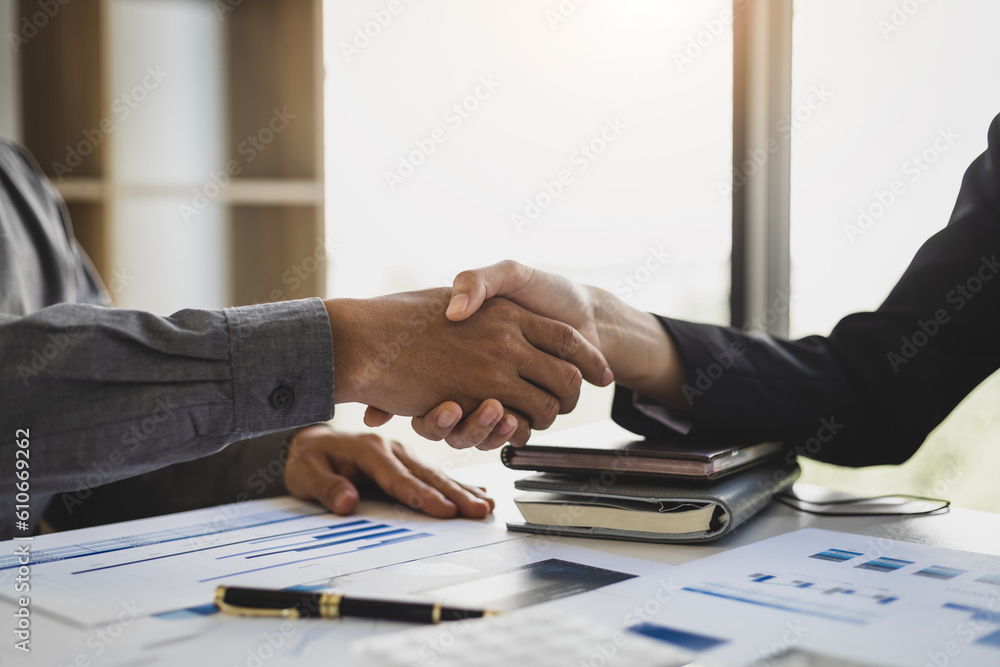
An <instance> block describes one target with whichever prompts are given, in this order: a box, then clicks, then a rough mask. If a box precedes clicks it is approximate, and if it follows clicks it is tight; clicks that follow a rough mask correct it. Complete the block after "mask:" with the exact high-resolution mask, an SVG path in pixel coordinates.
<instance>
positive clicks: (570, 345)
mask: <svg viewBox="0 0 1000 667" xmlns="http://www.w3.org/2000/svg"><path fill="white" fill-rule="evenodd" d="M560 327H561V331H560V332H559V340H558V342H557V343H556V349H557V351H558V353H559V357H560V358H561V359H568V358H569V357H572V356H573V355H575V354H576V353H577V352H579V351H580V346H581V344H582V341H581V336H580V334H579V332H578V331H577V330H576V329H574V328H573V327H571V326H569V325H568V324H562V323H560Z"/></svg>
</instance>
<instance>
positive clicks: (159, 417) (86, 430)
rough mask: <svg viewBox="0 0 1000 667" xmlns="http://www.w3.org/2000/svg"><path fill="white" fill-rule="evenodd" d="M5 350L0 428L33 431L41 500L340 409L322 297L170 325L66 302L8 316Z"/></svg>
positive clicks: (180, 316) (184, 318)
mask: <svg viewBox="0 0 1000 667" xmlns="http://www.w3.org/2000/svg"><path fill="white" fill-rule="evenodd" d="M0 348H2V349H3V355H4V361H5V363H4V364H3V365H2V367H0V404H2V405H3V406H4V409H3V412H2V413H0V425H2V427H3V430H4V432H8V431H9V432H10V433H13V432H14V430H15V429H20V428H25V429H30V433H31V465H32V467H31V482H32V489H33V492H35V493H37V494H39V495H44V494H48V493H59V492H64V491H75V490H79V489H81V488H92V487H96V486H99V485H103V484H106V483H109V482H112V481H115V480H117V479H121V478H124V477H128V476H132V475H137V474H141V473H144V472H148V471H150V470H154V469H156V468H159V467H162V466H165V465H168V464H171V463H176V462H179V461H185V460H189V459H193V458H197V457H200V456H205V455H208V454H211V453H213V452H215V451H218V450H219V449H221V448H222V447H224V446H225V445H226V444H228V443H230V442H234V441H236V440H241V439H245V438H249V437H254V436H257V435H260V434H263V433H268V432H272V431H278V430H282V429H287V428H290V427H294V426H300V425H303V424H308V423H312V422H315V421H321V420H326V419H329V418H330V416H331V415H332V412H333V400H332V394H333V368H332V365H333V359H332V352H331V346H330V329H329V322H328V320H327V317H326V312H325V310H324V309H323V307H322V303H321V302H319V301H318V300H306V301H299V302H286V303H279V304H268V305H264V306H251V307H246V308H234V309H228V310H225V311H195V310H188V311H181V312H179V313H176V314H175V315H174V316H172V317H169V318H162V317H156V316H153V315H150V314H148V313H140V312H135V311H127V310H118V309H108V308H99V307H93V306H84V305H78V304H62V305H58V306H52V307H50V308H46V309H44V310H41V311H39V312H37V313H34V314H32V315H29V316H25V317H10V316H3V317H0ZM4 456H7V454H4ZM4 470H5V471H6V470H8V467H7V466H4ZM3 481H4V482H6V481H7V480H6V479H5V480H3Z"/></svg>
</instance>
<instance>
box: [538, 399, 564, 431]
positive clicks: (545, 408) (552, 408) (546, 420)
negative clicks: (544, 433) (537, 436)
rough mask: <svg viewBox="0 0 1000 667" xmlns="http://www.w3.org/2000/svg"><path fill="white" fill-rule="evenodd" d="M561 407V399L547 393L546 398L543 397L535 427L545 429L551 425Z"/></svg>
mask: <svg viewBox="0 0 1000 667" xmlns="http://www.w3.org/2000/svg"><path fill="white" fill-rule="evenodd" d="M559 408H560V404H559V399H557V398H556V397H555V396H553V395H551V394H546V395H545V398H544V399H542V401H541V403H540V404H539V406H538V410H537V415H536V418H535V422H534V426H535V428H542V429H544V428H548V427H549V426H551V425H552V422H554V421H555V420H556V416H557V415H558V414H559Z"/></svg>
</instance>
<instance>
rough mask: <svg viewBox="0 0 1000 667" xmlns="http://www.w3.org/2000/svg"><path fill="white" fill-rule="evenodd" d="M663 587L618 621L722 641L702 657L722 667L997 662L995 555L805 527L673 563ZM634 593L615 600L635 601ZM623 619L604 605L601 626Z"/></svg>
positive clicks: (999, 616) (938, 666)
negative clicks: (827, 660) (655, 600)
mask: <svg viewBox="0 0 1000 667" xmlns="http://www.w3.org/2000/svg"><path fill="white" fill-rule="evenodd" d="M835 550H836V551H835ZM669 580H670V582H671V584H672V586H673V591H672V593H671V595H670V598H669V602H667V603H664V604H662V605H660V606H659V609H658V610H656V613H655V614H652V613H651V614H642V615H640V616H636V615H635V614H634V613H633V615H632V617H631V618H630V619H628V620H629V622H626V623H625V624H626V625H634V624H637V623H641V622H650V623H653V624H656V625H658V626H664V627H667V628H670V629H674V630H682V631H689V632H693V633H696V634H700V635H707V636H709V637H712V638H716V639H719V640H722V641H723V643H721V644H720V645H718V646H716V647H714V648H712V649H710V650H708V651H705V652H704V653H703V655H704V656H705V657H706V658H707V659H710V660H712V661H714V662H718V663H719V664H725V665H766V664H774V661H775V658H776V657H778V656H779V655H780V654H782V653H783V652H786V651H802V652H809V653H817V654H820V655H825V656H831V657H839V658H843V659H847V660H852V661H856V662H858V663H861V664H865V665H868V664H874V665H899V666H900V667H902V666H910V667H912V666H918V667H920V666H931V667H956V666H964V665H983V666H985V665H989V666H994V665H1000V558H997V557H994V556H986V555H982V554H974V553H969V552H962V551H951V550H947V549H940V548H935V547H928V546H923V545H917V544H910V543H906V542H898V541H894V540H889V539H885V538H875V537H868V536H860V535H852V534H848V533H838V532H833V531H825V530H816V529H808V530H801V531H796V532H793V533H788V534H785V535H781V536H778V537H774V538H771V539H768V540H764V541H761V542H758V543H756V544H752V545H748V546H745V547H741V548H738V549H733V550H731V551H726V552H723V553H720V554H717V555H714V556H711V557H708V558H705V559H702V560H698V561H694V562H691V563H688V564H686V565H682V566H679V567H676V568H674V569H673V570H672V571H670V573H669ZM639 586H641V582H638V581H629V582H625V583H623V584H621V586H620V587H619V589H618V592H620V593H623V594H632V596H633V598H634V599H636V600H641V599H642V596H643V595H644V594H645V591H643V590H641V589H640V588H639ZM633 610H634V607H633ZM623 613H625V614H627V613H628V611H627V607H623V608H621V609H617V610H615V609H607V610H606V614H607V615H608V616H609V617H610V618H606V619H605V620H608V621H609V622H611V621H613V617H614V616H616V615H617V616H618V617H619V618H622V616H621V614H623Z"/></svg>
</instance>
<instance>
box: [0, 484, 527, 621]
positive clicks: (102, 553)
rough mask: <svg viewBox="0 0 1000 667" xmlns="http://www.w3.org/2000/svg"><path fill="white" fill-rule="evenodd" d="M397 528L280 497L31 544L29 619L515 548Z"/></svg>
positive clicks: (432, 529) (485, 530)
mask: <svg viewBox="0 0 1000 667" xmlns="http://www.w3.org/2000/svg"><path fill="white" fill-rule="evenodd" d="M383 514H385V513H383ZM400 517H403V518H400V519H383V518H379V517H377V516H369V517H363V516H349V517H340V516H336V515H333V514H331V513H329V512H326V511H324V510H323V509H322V508H321V507H319V506H318V505H314V504H310V503H304V502H301V501H298V500H295V499H292V498H281V499H267V500H256V501H250V502H247V503H242V504H238V505H223V506H220V507H214V508H211V509H205V510H197V511H193V512H183V513H180V514H173V515H170V516H164V517H158V518H154V519H144V520H141V521H131V522H127V523H122V524H114V525H110V526H103V527H99V528H91V529H87V530H83V531H74V532H72V533H66V534H53V535H46V536H41V537H37V538H35V540H34V541H33V542H32V545H31V552H32V558H31V565H30V566H31V604H32V609H33V610H34V611H35V612H36V613H47V614H49V615H52V616H56V617H59V618H61V619H64V620H66V621H69V622H72V623H77V624H80V625H86V626H98V625H100V624H106V623H109V622H113V621H115V620H116V619H118V618H120V617H122V615H123V614H124V615H126V616H130V617H141V616H147V615H150V614H155V613H159V612H164V611H170V610H176V609H182V608H187V607H194V606H198V605H206V604H208V605H210V604H211V603H212V599H213V594H214V591H215V588H216V587H217V586H219V585H234V586H255V587H262V588H285V587H288V586H294V585H298V584H301V583H303V582H309V581H316V580H322V579H328V578H330V577H333V576H337V575H341V574H346V573H350V572H355V571H358V570H364V569H369V568H373V567H379V566H382V565H386V564H389V563H396V562H399V561H401V560H408V559H413V558H421V557H424V556H428V555H433V554H439V553H443V552H447V551H454V550H459V549H466V548H469V547H473V546H480V545H483V544H490V543H493V542H502V541H505V540H508V539H512V538H511V536H509V535H507V534H506V533H505V532H503V531H502V530H498V529H497V528H496V527H495V526H492V525H489V524H485V523H482V522H474V521H466V520H461V519H458V520H449V521H443V520H436V519H432V518H430V517H424V516H422V515H416V514H414V513H412V512H409V511H406V512H405V513H401V514H400ZM13 553H14V549H13V543H7V544H4V545H0V576H3V575H4V574H9V573H10V572H12V571H13V569H12V568H14V567H16V566H17V560H16V557H15V556H13V555H10V556H8V555H7V554H13ZM12 591H13V587H4V588H3V589H2V590H0V597H4V598H6V599H7V600H11V599H12V597H11V595H12Z"/></svg>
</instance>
